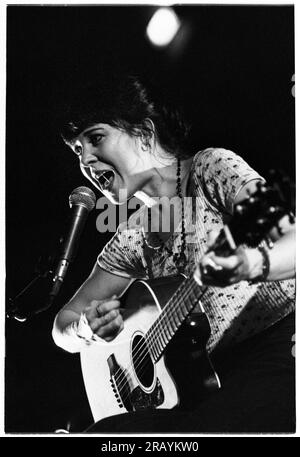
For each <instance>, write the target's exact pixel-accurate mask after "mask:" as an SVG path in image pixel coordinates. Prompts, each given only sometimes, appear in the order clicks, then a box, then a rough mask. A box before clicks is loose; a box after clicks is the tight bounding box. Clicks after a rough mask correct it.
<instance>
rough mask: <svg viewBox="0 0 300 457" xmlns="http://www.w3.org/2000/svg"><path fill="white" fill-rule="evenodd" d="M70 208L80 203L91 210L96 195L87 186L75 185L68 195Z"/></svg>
mask: <svg viewBox="0 0 300 457" xmlns="http://www.w3.org/2000/svg"><path fill="white" fill-rule="evenodd" d="M69 204H70V208H72V206H74V205H82V206H84V207H85V208H86V209H87V210H88V211H91V210H92V209H93V208H94V207H95V204H96V195H95V194H94V192H93V191H92V190H91V189H90V188H89V187H84V186H80V187H76V189H74V190H73V192H72V193H71V195H70V196H69Z"/></svg>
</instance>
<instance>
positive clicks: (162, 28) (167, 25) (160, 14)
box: [146, 8, 180, 47]
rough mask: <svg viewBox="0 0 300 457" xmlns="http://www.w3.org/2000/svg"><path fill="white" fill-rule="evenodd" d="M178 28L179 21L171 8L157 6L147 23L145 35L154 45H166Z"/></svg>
mask: <svg viewBox="0 0 300 457" xmlns="http://www.w3.org/2000/svg"><path fill="white" fill-rule="evenodd" d="M179 28H180V21H179V19H178V17H177V15H176V13H175V11H174V10H173V9H172V8H159V9H158V10H157V11H156V12H155V13H154V14H153V16H152V18H151V19H150V21H149V23H148V25H147V30H146V33H147V36H148V38H149V40H150V41H151V43H153V44H154V45H155V46H160V47H163V46H167V45H168V44H170V43H171V41H172V40H173V39H174V37H175V35H176V33H177V32H178V30H179Z"/></svg>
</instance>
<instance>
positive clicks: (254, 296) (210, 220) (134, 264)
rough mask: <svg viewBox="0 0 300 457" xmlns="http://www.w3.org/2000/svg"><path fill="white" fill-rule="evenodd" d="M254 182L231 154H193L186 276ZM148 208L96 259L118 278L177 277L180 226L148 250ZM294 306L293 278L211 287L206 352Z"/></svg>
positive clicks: (206, 302)
mask: <svg viewBox="0 0 300 457" xmlns="http://www.w3.org/2000/svg"><path fill="white" fill-rule="evenodd" d="M254 179H255V180H257V179H263V178H262V177H261V176H260V175H259V174H258V173H257V172H255V171H254V170H253V169H252V168H251V167H250V166H249V165H248V164H247V163H246V162H245V161H244V160H243V159H242V158H241V157H239V156H238V155H236V154H235V153H233V152H232V151H228V150H226V149H222V148H208V149H205V150H203V151H200V152H198V153H197V154H196V155H195V156H194V159H193V163H192V166H191V170H190V179H189V186H188V195H189V197H190V198H186V199H185V205H184V212H185V227H186V254H187V257H188V263H187V265H186V268H185V274H186V275H189V274H191V273H192V272H193V270H194V269H195V268H196V265H197V262H199V261H200V259H201V257H202V256H203V255H204V253H205V251H206V246H207V239H208V235H209V232H210V231H211V230H220V229H221V228H222V227H223V226H224V224H225V223H226V221H228V219H229V218H230V216H231V214H232V211H233V204H234V201H235V198H236V196H237V194H238V192H239V191H240V189H241V188H242V187H243V186H244V185H245V184H247V183H248V182H249V181H251V180H254ZM145 210H146V207H145V206H143V207H142V208H140V209H139V210H138V211H137V212H135V213H134V214H133V215H132V216H131V217H130V218H129V220H128V221H127V222H124V223H122V224H120V226H119V227H118V230H117V232H116V233H115V235H114V236H113V237H112V238H111V240H110V241H109V242H108V243H107V245H106V246H105V247H104V249H103V250H102V252H101V253H100V255H99V257H98V265H99V266H100V267H101V268H103V269H104V270H106V271H109V272H110V273H112V274H115V275H119V276H123V277H128V278H140V279H149V278H158V277H165V276H172V275H176V274H177V267H176V265H175V264H174V260H173V256H170V254H169V253H170V251H172V252H174V253H177V252H178V253H179V252H180V246H181V232H180V228H179V227H178V230H175V231H174V233H173V234H172V235H171V236H170V238H169V239H168V240H167V241H166V243H165V249H162V250H161V249H160V250H155V249H151V248H149V247H148V246H147V244H146V243H145V236H144V230H143V227H142V224H141V221H142V220H144V219H143V217H141V216H142V214H143V212H144V211H145ZM137 221H138V223H137ZM294 306H295V281H294V280H293V279H292V280H284V281H274V282H265V283H256V284H254V283H251V282H248V281H241V282H239V283H237V284H234V285H231V286H228V287H225V288H219V287H209V288H208V290H207V292H206V293H205V294H204V295H203V296H202V298H201V309H202V310H204V311H205V313H206V314H207V317H208V320H209V322H210V326H211V335H210V338H209V341H208V344H207V349H208V351H212V350H214V349H216V348H221V347H225V346H227V345H229V344H234V343H236V342H239V341H242V340H244V339H246V338H248V337H250V336H252V335H254V334H256V333H259V332H261V331H262V330H264V329H265V328H267V327H269V326H271V325H272V324H274V323H275V322H277V321H278V320H280V319H282V318H283V317H284V316H286V315H288V314H289V313H290V312H292V311H293V310H294ZM196 310H197V309H196Z"/></svg>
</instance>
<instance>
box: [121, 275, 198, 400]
mask: <svg viewBox="0 0 300 457" xmlns="http://www.w3.org/2000/svg"><path fill="white" fill-rule="evenodd" d="M189 279H190V278H189ZM189 289H190V290H192V289H193V284H192V282H190V283H188V285H187V288H186V290H185V291H184V293H183V294H182V297H181V300H183V299H185V298H186V297H187V296H188V295H189V292H190V290H189ZM205 291H206V290H204V291H203V293H204V292H205ZM203 293H202V295H203ZM175 294H176V292H175ZM175 294H174V295H175ZM200 298H201V297H200ZM200 298H197V301H198V300H199V299H200ZM172 299H173V296H172ZM176 300H177V301H175V302H174V307H173V308H172V310H171V309H170V310H169V311H168V313H169V314H170V312H171V311H173V312H174V311H177V310H178V309H179V308H180V306H181V304H180V301H179V300H178V299H176ZM166 306H167V305H166ZM195 306H196V304H195ZM192 309H193V307H191V309H190V311H189V312H188V313H187V316H188V314H189V313H190V312H191V310H192ZM166 315H167V313H166ZM187 316H185V318H186V317H187ZM185 318H184V319H185ZM184 319H183V321H184ZM183 321H182V322H181V324H182V323H183ZM181 324H180V325H181ZM176 325H177V324H176ZM180 325H179V327H180ZM158 327H160V328H158V329H157V330H162V331H164V330H165V328H163V327H162V324H160V325H159V326H158ZM165 327H166V326H165ZM179 327H178V328H179ZM150 328H151V327H150ZM178 328H177V330H178ZM177 330H176V331H177ZM176 331H175V332H174V333H176ZM147 333H148V332H147ZM157 333H158V332H157ZM174 333H173V335H174ZM173 335H171V338H172V337H173ZM171 338H169V339H168V341H167V343H164V344H165V347H166V346H167V344H168V343H169V341H170V339H171ZM146 340H147V341H148V342H149V344H148V345H147V341H146ZM146 340H145V339H143V340H141V342H140V343H138V345H137V346H136V348H135V357H136V362H137V363H136V367H135V368H134V366H133V364H132V363H131V364H130V365H129V366H128V367H127V368H125V369H124V370H122V369H121V368H120V367H119V368H118V369H117V371H116V375H115V381H116V383H117V382H118V381H119V380H120V378H121V377H122V376H123V375H124V373H123V371H126V372H127V374H128V375H130V374H131V373H132V372H134V371H137V369H141V364H142V363H143V362H144V361H145V358H146V357H147V356H148V355H149V352H150V358H151V355H153V356H154V357H155V354H153V351H152V352H151V348H149V346H151V347H153V340H155V335H154V336H153V335H151V336H150V337H147V334H146ZM154 343H155V342H154ZM139 352H140V353H139ZM160 353H162V350H160ZM151 362H152V363H153V361H152V358H151ZM143 368H144V367H142V370H143ZM118 372H119V374H118ZM142 373H143V371H142ZM127 382H128V381H127V379H126V378H125V379H124V380H123V383H122V382H121V384H120V385H119V386H117V387H118V389H119V391H121V390H122V389H123V388H124V387H125V385H126V384H127ZM130 394H131V392H130V393H129V394H127V395H126V396H125V397H124V400H126V399H127V398H128V396H129V395H130Z"/></svg>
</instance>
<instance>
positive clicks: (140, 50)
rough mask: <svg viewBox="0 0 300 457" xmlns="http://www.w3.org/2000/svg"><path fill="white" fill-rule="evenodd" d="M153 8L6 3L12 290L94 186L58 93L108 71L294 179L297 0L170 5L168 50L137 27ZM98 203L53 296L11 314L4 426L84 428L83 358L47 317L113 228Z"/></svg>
mask: <svg viewBox="0 0 300 457" xmlns="http://www.w3.org/2000/svg"><path fill="white" fill-rule="evenodd" d="M155 9H156V7H152V6H89V7H86V6H85V7H77V6H67V7H63V6H61V7H58V6H44V7H39V6H25V7H24V6H8V8H7V150H6V171H7V175H6V240H7V247H6V273H7V277H6V291H7V298H10V297H15V296H16V295H17V294H18V293H19V292H20V290H21V289H22V288H23V287H24V286H25V285H26V284H28V282H29V281H30V280H31V279H33V278H34V277H35V275H36V273H35V271H36V269H37V262H38V259H39V258H40V257H41V256H42V258H43V259H44V258H46V257H47V256H48V255H49V254H51V253H52V252H53V250H55V248H57V245H58V240H59V238H60V236H61V235H62V234H63V233H64V227H65V225H66V221H67V219H68V217H69V213H70V210H69V207H68V196H69V194H70V193H71V191H72V190H73V189H74V188H75V187H77V186H79V185H89V183H88V182H87V181H86V180H85V178H84V177H83V176H81V174H80V171H79V167H78V163H77V160H76V158H75V156H74V155H73V154H72V153H71V152H70V151H69V150H68V148H67V147H66V146H65V145H64V144H63V142H62V140H61V138H60V136H59V132H58V129H57V123H56V117H57V116H56V114H57V113H56V111H57V107H58V106H59V103H60V100H61V97H62V94H64V92H66V91H68V90H69V89H70V87H73V85H74V84H75V83H77V82H80V81H81V80H84V79H89V77H93V78H94V77H95V76H96V75H97V72H99V70H102V69H103V68H105V69H107V71H111V72H116V71H119V69H120V68H122V70H124V69H125V70H128V71H130V72H134V73H142V74H146V75H148V76H150V77H151V78H152V79H153V80H155V81H156V82H158V83H159V84H160V85H162V86H163V87H164V88H165V90H166V91H169V92H170V93H171V94H172V95H173V97H174V99H175V101H177V102H178V103H180V104H181V105H182V106H183V108H184V109H185V111H186V112H187V113H188V115H189V117H190V119H191V121H192V122H193V125H194V137H195V142H196V144H197V148H196V149H195V152H196V150H197V149H203V148H205V147H209V146H221V147H225V148H228V149H232V150H234V151H235V152H237V153H238V154H240V155H241V156H242V157H244V158H245V159H246V160H247V161H248V162H249V163H250V164H251V165H252V166H253V167H254V168H256V169H257V170H258V171H259V172H260V173H263V174H264V173H265V172H266V171H267V170H268V169H269V168H278V169H281V170H283V171H284V172H286V173H287V174H288V175H289V176H290V177H291V178H292V179H294V172H295V140H294V98H293V97H292V93H291V90H292V87H293V84H294V83H293V82H292V81H291V78H292V75H293V74H294V17H293V7H292V6H202V5H194V6H176V7H175V10H176V12H177V14H178V16H179V18H180V19H181V20H182V21H183V26H184V30H183V32H182V33H181V34H180V35H179V36H178V39H177V40H176V41H175V43H174V44H173V45H171V46H169V47H168V48H167V49H164V50H162V49H156V48H154V47H152V46H151V45H150V44H149V42H148V41H147V39H146V38H145V29H146V25H147V23H148V21H149V19H150V18H151V16H152V14H153V12H154V11H155ZM99 196H100V195H98V194H97V197H99ZM98 214H99V212H98V211H97V210H96V211H93V212H92V213H91V215H90V217H89V219H88V222H87V224H86V228H85V231H84V234H83V236H82V239H81V243H80V247H79V252H78V256H77V258H76V262H75V263H74V264H73V265H72V267H71V268H70V270H69V272H68V276H67V278H66V281H65V284H64V288H63V290H62V293H61V295H60V297H59V299H58V300H57V302H56V304H55V305H54V306H53V307H51V308H50V309H49V310H47V311H45V312H43V313H40V314H37V315H35V316H34V317H32V318H30V319H27V321H26V322H24V323H21V322H19V321H17V320H15V319H7V320H6V405H5V422H6V432H8V433H11V432H12V433H14V432H23V433H52V432H53V431H54V430H55V429H57V428H61V427H63V428H66V427H67V423H68V422H71V431H74V432H75V431H76V432H80V431H82V430H83V429H84V428H85V427H86V426H87V425H89V424H90V423H91V422H92V418H91V415H90V411H89V407H88V403H87V399H86V396H85V391H84V386H83V381H82V377H81V370H80V362H79V356H78V355H76V354H75V355H73V354H68V353H65V352H64V351H63V350H61V349H60V348H58V347H56V346H55V344H54V343H53V341H52V338H51V328H52V323H53V319H54V316H55V314H56V312H57V311H58V310H59V309H60V308H61V306H62V305H63V304H64V303H65V301H66V300H67V299H68V298H69V297H70V296H71V295H72V294H73V293H74V292H75V290H76V288H77V287H78V286H79V285H80V283H81V282H82V281H83V280H84V279H85V278H86V276H87V275H88V273H89V271H90V269H91V268H92V266H93V264H94V262H95V260H96V256H97V253H99V251H100V250H101V248H102V247H103V245H104V244H105V242H106V241H108V239H109V238H110V236H111V234H101V233H99V232H97V230H96V224H95V221H96V217H97V215H98ZM47 287H48V283H47V281H45V282H43V281H41V287H40V286H39V288H38V290H37V288H32V289H30V291H29V292H28V293H27V294H25V295H24V296H23V299H22V300H21V302H20V303H21V308H22V311H24V314H25V315H26V314H28V313H30V312H31V311H32V309H34V308H35V307H36V304H37V303H38V304H39V303H40V302H42V301H43V299H44V297H45V294H46V292H45V291H46V290H47ZM37 297H39V298H37ZM7 302H8V300H7ZM7 306H8V303H7Z"/></svg>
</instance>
